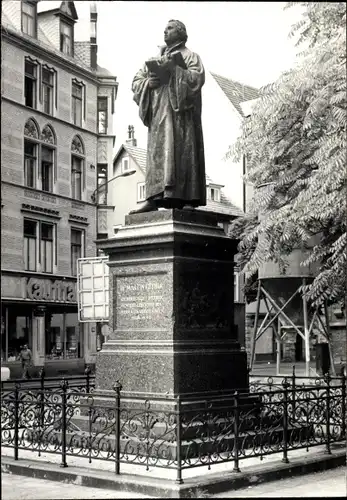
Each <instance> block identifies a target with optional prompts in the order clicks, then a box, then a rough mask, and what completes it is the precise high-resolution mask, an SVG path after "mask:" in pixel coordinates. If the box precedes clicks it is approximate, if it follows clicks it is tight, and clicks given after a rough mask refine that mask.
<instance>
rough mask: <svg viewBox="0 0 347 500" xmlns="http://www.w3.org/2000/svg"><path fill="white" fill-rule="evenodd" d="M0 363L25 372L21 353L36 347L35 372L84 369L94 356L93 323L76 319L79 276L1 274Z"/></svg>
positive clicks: (63, 372)
mask: <svg viewBox="0 0 347 500" xmlns="http://www.w3.org/2000/svg"><path fill="white" fill-rule="evenodd" d="M1 292H2V306H1V365H2V366H7V367H8V368H9V369H10V372H11V378H17V377H20V376H21V365H20V361H19V354H20V351H21V347H22V346H23V345H24V344H27V345H28V346H29V348H30V350H31V352H32V365H33V366H32V367H31V372H32V373H30V374H31V376H35V375H37V374H38V372H39V370H40V369H41V368H43V367H44V368H45V372H46V375H47V376H57V375H67V374H70V375H72V374H78V373H83V371H84V369H85V366H86V364H93V363H94V362H95V354H96V329H95V325H90V324H83V323H79V321H78V314H77V297H76V281H72V280H71V279H63V278H62V279H56V278H55V277H53V278H48V277H46V276H45V277H42V275H39V276H23V275H19V274H18V273H17V274H15V273H13V274H12V273H11V274H7V273H6V274H5V273H3V275H2V280H1Z"/></svg>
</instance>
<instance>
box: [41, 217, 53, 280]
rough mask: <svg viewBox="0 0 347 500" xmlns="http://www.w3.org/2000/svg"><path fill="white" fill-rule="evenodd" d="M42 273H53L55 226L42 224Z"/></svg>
mask: <svg viewBox="0 0 347 500" xmlns="http://www.w3.org/2000/svg"><path fill="white" fill-rule="evenodd" d="M40 229H41V238H40V239H41V248H40V249H41V259H40V260H41V271H42V272H43V273H53V224H46V223H44V222H41V228H40Z"/></svg>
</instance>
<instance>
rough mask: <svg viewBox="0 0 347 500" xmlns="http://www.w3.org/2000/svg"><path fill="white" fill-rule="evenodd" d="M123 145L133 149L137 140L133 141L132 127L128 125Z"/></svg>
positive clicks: (133, 132) (133, 131)
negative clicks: (126, 137) (126, 136)
mask: <svg viewBox="0 0 347 500" xmlns="http://www.w3.org/2000/svg"><path fill="white" fill-rule="evenodd" d="M125 144H127V145H128V146H132V147H134V148H136V147H137V140H136V139H135V129H134V125H129V127H128V139H127V140H126V141H125Z"/></svg>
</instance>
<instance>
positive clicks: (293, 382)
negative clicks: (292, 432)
mask: <svg viewBox="0 0 347 500" xmlns="http://www.w3.org/2000/svg"><path fill="white" fill-rule="evenodd" d="M295 389H296V374H295V365H293V376H292V409H293V422H294V420H295V408H296V392H295Z"/></svg>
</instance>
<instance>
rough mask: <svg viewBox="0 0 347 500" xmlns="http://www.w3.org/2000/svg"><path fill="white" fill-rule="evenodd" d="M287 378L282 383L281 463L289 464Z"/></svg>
mask: <svg viewBox="0 0 347 500" xmlns="http://www.w3.org/2000/svg"><path fill="white" fill-rule="evenodd" d="M289 385H290V384H289V383H288V381H287V377H286V378H285V379H284V381H283V458H282V462H284V463H285V464H288V463H289V460H288V387H289Z"/></svg>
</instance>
